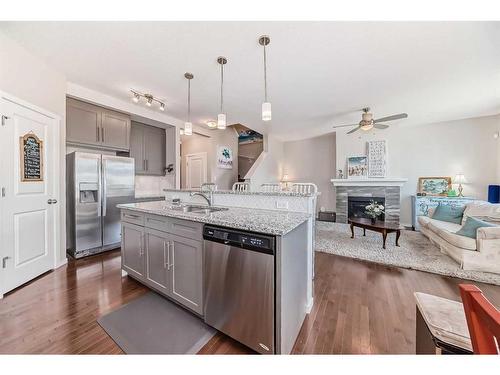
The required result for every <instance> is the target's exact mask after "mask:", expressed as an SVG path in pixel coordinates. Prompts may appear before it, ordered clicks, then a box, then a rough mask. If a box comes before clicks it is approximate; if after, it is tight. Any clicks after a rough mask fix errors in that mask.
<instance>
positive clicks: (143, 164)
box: [142, 159, 146, 170]
mask: <svg viewBox="0 0 500 375" xmlns="http://www.w3.org/2000/svg"><path fill="white" fill-rule="evenodd" d="M142 169H144V170H146V159H144V160H143V161H142Z"/></svg>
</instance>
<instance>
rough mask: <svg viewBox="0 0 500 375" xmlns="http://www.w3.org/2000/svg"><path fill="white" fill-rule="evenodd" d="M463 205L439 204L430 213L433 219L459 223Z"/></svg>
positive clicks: (462, 214) (463, 208) (462, 213)
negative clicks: (432, 212)
mask: <svg viewBox="0 0 500 375" xmlns="http://www.w3.org/2000/svg"><path fill="white" fill-rule="evenodd" d="M464 210H465V206H461V207H460V206H451V205H450V206H444V205H441V204H439V205H438V206H437V207H436V211H434V214H433V215H432V218H433V219H434V220H439V221H446V222H449V223H455V224H461V223H462V217H463V216H464Z"/></svg>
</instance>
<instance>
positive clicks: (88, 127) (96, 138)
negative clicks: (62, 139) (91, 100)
mask: <svg viewBox="0 0 500 375" xmlns="http://www.w3.org/2000/svg"><path fill="white" fill-rule="evenodd" d="M100 128H101V110H100V108H99V107H96V106H95V105H92V104H88V103H84V102H81V101H79V100H74V99H70V98H68V100H67V101H66V141H67V142H71V143H81V144H87V145H92V146H98V145H100V144H101V142H100Z"/></svg>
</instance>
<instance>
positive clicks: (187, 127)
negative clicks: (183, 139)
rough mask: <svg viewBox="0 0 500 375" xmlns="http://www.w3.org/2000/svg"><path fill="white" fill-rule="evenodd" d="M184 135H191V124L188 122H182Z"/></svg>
mask: <svg viewBox="0 0 500 375" xmlns="http://www.w3.org/2000/svg"><path fill="white" fill-rule="evenodd" d="M184 135H193V124H192V123H190V122H185V123H184Z"/></svg>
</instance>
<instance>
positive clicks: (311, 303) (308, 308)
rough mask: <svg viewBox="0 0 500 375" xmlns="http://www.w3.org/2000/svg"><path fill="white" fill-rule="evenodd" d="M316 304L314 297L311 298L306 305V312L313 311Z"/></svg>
mask: <svg viewBox="0 0 500 375" xmlns="http://www.w3.org/2000/svg"><path fill="white" fill-rule="evenodd" d="M313 305H314V298H311V301H310V302H309V303H308V304H307V305H306V314H309V313H310V312H311V311H312V308H313Z"/></svg>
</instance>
